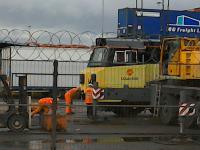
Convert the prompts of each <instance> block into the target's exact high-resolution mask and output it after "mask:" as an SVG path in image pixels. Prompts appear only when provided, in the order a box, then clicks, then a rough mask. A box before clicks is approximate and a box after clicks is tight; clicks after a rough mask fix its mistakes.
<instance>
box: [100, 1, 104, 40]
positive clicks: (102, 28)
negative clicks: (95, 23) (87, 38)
mask: <svg viewBox="0 0 200 150" xmlns="http://www.w3.org/2000/svg"><path fill="white" fill-rule="evenodd" d="M101 21H102V27H101V34H102V35H101V36H102V38H103V36H104V35H103V34H104V0H102V20H101Z"/></svg>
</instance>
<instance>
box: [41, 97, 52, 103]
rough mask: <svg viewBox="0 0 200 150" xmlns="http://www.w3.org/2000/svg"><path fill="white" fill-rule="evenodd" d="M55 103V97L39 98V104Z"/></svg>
mask: <svg viewBox="0 0 200 150" xmlns="http://www.w3.org/2000/svg"><path fill="white" fill-rule="evenodd" d="M52 103H53V98H51V97H45V98H41V99H40V100H39V104H40V105H45V104H46V105H51V104H52Z"/></svg>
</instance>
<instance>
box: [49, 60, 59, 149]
mask: <svg viewBox="0 0 200 150" xmlns="http://www.w3.org/2000/svg"><path fill="white" fill-rule="evenodd" d="M53 67H54V71H53V104H52V110H53V112H52V143H51V144H52V145H51V150H56V107H57V79H58V61H57V60H54V62H53Z"/></svg>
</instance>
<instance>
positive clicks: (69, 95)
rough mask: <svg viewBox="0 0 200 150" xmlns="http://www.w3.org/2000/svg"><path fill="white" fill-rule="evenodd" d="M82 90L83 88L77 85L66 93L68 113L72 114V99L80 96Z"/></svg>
mask: <svg viewBox="0 0 200 150" xmlns="http://www.w3.org/2000/svg"><path fill="white" fill-rule="evenodd" d="M80 92H81V88H80V87H76V88H72V89H70V90H69V91H67V92H66V93H65V95H64V97H65V102H66V111H65V112H66V114H72V113H73V112H72V107H71V105H72V100H73V99H75V98H79V97H80Z"/></svg>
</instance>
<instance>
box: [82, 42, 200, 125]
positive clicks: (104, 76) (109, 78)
mask: <svg viewBox="0 0 200 150" xmlns="http://www.w3.org/2000/svg"><path fill="white" fill-rule="evenodd" d="M96 43H97V44H96V45H97V46H96V47H95V48H94V50H93V53H92V55H91V58H90V61H89V63H88V67H87V68H86V69H85V70H84V71H83V72H82V74H81V80H80V83H81V88H82V90H83V91H84V90H85V88H86V87H87V86H88V84H89V83H95V84H97V85H98V88H101V89H104V93H103V94H104V98H103V99H97V102H98V104H108V105H112V104H118V105H131V104H134V105H136V104H145V105H154V106H155V107H156V106H160V105H162V106H166V107H162V108H161V109H158V110H156V111H155V109H154V113H155V115H157V116H160V118H161V121H162V122H163V123H164V124H171V123H174V122H175V120H176V119H177V114H178V109H177V108H169V107H167V106H170V105H176V106H178V104H179V101H180V98H181V97H183V96H182V95H181V94H180V93H184V94H185V95H187V96H185V97H187V99H188V101H193V102H199V101H200V100H199V96H200V92H199V87H200V80H199V79H200V40H199V39H196V38H166V39H164V40H163V41H162V44H161V45H160V42H158V41H148V42H147V41H141V40H131V39H97V41H96ZM107 108H108V107H107ZM107 108H105V109H107ZM109 109H110V110H112V111H113V112H115V113H116V114H118V113H119V114H120V115H125V113H124V112H123V110H122V109H120V108H115V107H113V108H109ZM141 110H143V109H142V108H131V107H130V108H127V109H126V112H127V113H126V114H132V113H138V112H140V111H141ZM194 120H195V119H191V118H190V119H189V121H188V127H189V126H191V125H192V124H193V122H194Z"/></svg>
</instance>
